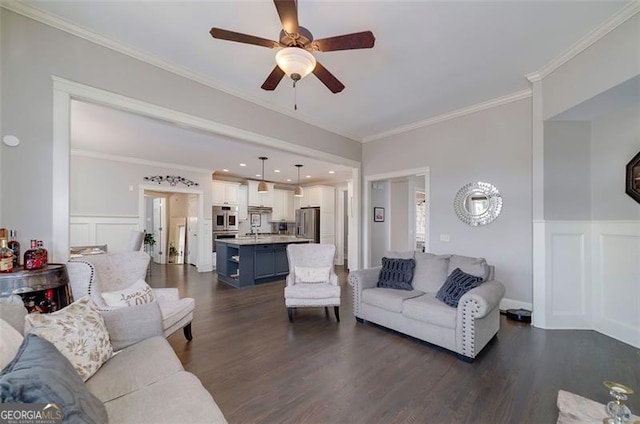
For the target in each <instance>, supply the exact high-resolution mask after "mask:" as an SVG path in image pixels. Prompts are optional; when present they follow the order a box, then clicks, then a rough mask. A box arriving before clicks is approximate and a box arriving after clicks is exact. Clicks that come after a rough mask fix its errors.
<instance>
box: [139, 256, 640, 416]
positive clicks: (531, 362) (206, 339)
mask: <svg viewBox="0 0 640 424" xmlns="http://www.w3.org/2000/svg"><path fill="white" fill-rule="evenodd" d="M338 271H339V275H340V281H341V284H342V289H343V295H342V306H341V320H342V322H340V323H337V322H336V320H335V317H334V316H333V314H330V315H329V317H330V318H328V319H327V318H325V314H324V310H323V309H321V308H317V309H316V308H304V309H298V310H296V312H295V314H294V323H293V324H290V323H289V321H288V319H287V311H286V308H285V306H284V298H283V290H284V282H275V283H269V284H265V285H262V286H257V287H255V288H249V289H235V288H232V287H229V286H227V285H225V284H224V283H218V281H217V278H216V274H215V273H198V272H197V271H196V269H195V267H193V266H183V265H168V266H159V265H152V271H151V277H150V278H149V280H150V285H151V286H153V287H177V288H179V289H180V292H181V294H182V295H183V296H190V297H193V298H195V300H196V310H195V319H194V321H193V336H194V338H193V341H191V342H190V343H187V341H186V340H185V338H184V336H183V334H182V332H181V331H180V332H177V333H175V334H174V335H172V336H171V337H170V338H169V341H170V343H171V345H172V346H173V348H174V349H175V351H176V352H177V354H178V356H179V357H180V359H181V361H182V363H183V364H184V366H185V368H186V369H187V370H188V371H191V372H193V373H194V374H195V375H197V376H198V377H199V378H200V380H201V381H202V383H203V384H204V386H205V387H206V388H207V390H209V392H210V393H211V394H212V396H213V398H214V399H215V400H216V402H217V403H218V405H219V406H220V409H221V410H222V412H223V413H224V414H225V416H226V418H227V420H228V421H229V422H230V423H233V424H235V423H555V421H556V419H557V416H558V412H557V407H556V396H557V393H558V390H559V389H563V390H567V391H570V392H573V393H577V394H579V395H581V396H585V397H588V398H591V399H594V400H597V401H599V402H602V403H606V402H607V401H608V400H609V395H608V392H607V390H606V389H605V387H604V386H603V385H602V382H603V381H604V380H615V381H619V382H621V383H624V384H626V385H628V386H630V387H632V388H634V389H636V391H637V392H638V391H640V355H639V354H638V352H637V351H638V350H637V349H635V348H633V347H631V346H629V345H626V344H624V343H621V342H618V341H616V340H614V339H611V338H609V337H606V336H604V335H601V334H599V333H596V332H594V331H568V330H555V331H548V330H547V331H545V330H540V329H536V328H533V327H531V326H529V325H524V324H518V323H514V322H512V321H507V320H506V319H504V317H503V318H502V322H501V329H500V332H499V334H498V337H497V338H496V339H494V340H493V341H492V342H491V344H490V345H489V346H487V347H486V348H485V350H484V351H483V352H482V353H481V355H480V356H479V357H478V358H476V360H475V362H474V363H472V364H468V363H465V362H463V361H460V360H458V359H457V358H456V355H455V354H452V353H451V352H448V351H445V350H443V349H440V348H438V347H435V346H432V345H430V344H427V343H424V342H421V341H418V340H416V339H413V338H410V337H406V336H403V335H401V334H398V333H395V332H393V331H389V330H386V329H384V328H382V327H378V326H375V325H372V324H368V323H365V324H358V323H356V321H355V319H354V318H353V313H352V311H351V290H350V287H349V286H348V285H347V283H346V277H347V275H346V273H345V272H344V270H340V269H338ZM340 271H341V272H340ZM168 401H169V400H168ZM627 404H628V405H629V407H630V408H631V410H632V411H633V412H635V413H636V414H638V413H639V412H640V394H635V395H632V396H631V397H630V399H629V401H628V402H627Z"/></svg>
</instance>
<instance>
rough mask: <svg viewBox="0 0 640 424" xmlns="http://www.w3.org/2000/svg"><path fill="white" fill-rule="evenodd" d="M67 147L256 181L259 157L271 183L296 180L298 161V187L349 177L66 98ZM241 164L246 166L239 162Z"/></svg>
mask: <svg viewBox="0 0 640 424" xmlns="http://www.w3.org/2000/svg"><path fill="white" fill-rule="evenodd" d="M71 148H72V149H74V150H77V151H80V153H81V154H85V155H86V154H90V155H98V156H99V157H104V156H105V155H108V156H107V157H111V156H116V157H124V158H133V159H138V160H144V161H152V162H157V163H158V165H160V164H167V165H168V166H175V165H179V166H182V167H188V168H195V169H196V170H202V171H205V172H211V171H215V176H216V178H218V176H219V175H221V176H222V177H223V178H224V177H240V178H247V179H254V180H259V179H261V178H262V177H261V176H258V175H257V174H262V163H261V161H260V160H259V159H258V158H259V157H260V156H266V157H267V158H269V159H268V160H266V161H265V172H264V173H265V179H266V180H267V181H272V182H275V183H281V184H296V183H297V182H298V174H297V172H298V171H297V168H296V167H295V166H294V165H296V164H302V165H304V166H303V167H302V168H301V170H300V183H301V184H302V185H308V184H316V183H338V182H343V181H347V180H350V179H351V178H352V173H351V168H348V167H345V166H340V165H335V164H330V163H327V162H323V161H319V160H316V159H313V158H308V157H302V156H300V155H295V154H293V153H289V152H284V151H277V150H274V149H273V148H266V147H260V146H257V145H255V144H250V143H245V142H242V141H238V140H230V139H228V138H225V137H220V136H216V135H214V134H210V133H202V132H197V131H195V130H192V129H185V128H182V127H178V126H176V125H173V124H170V123H168V122H164V121H159V120H155V119H151V118H147V117H143V116H139V115H134V114H131V113H128V112H122V111H119V110H114V109H110V108H106V107H103V106H97V105H94V104H91V103H85V102H79V101H75V100H72V101H71ZM241 163H244V164H246V166H245V167H242V166H240V164H241ZM225 170H227V171H225ZM276 170H279V171H280V172H276ZM330 172H331V173H330ZM287 179H289V180H291V181H287Z"/></svg>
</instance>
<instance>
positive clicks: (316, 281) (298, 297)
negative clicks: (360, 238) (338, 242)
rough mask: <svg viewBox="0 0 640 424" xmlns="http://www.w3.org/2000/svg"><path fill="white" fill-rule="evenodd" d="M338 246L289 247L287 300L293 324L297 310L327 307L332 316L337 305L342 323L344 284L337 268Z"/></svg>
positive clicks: (285, 294)
mask: <svg viewBox="0 0 640 424" xmlns="http://www.w3.org/2000/svg"><path fill="white" fill-rule="evenodd" d="M335 253H336V247H335V246H334V245H332V244H289V245H288V246H287V257H288V258H289V275H287V285H286V287H285V288H284V300H285V305H286V306H287V313H288V315H289V321H290V322H293V310H294V308H301V307H324V308H325V314H326V315H327V316H328V314H329V309H328V308H329V306H333V310H334V313H335V315H336V320H338V322H339V321H340V284H339V283H338V276H337V275H336V273H335V270H334V268H333V260H334V256H335Z"/></svg>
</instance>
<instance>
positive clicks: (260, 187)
mask: <svg viewBox="0 0 640 424" xmlns="http://www.w3.org/2000/svg"><path fill="white" fill-rule="evenodd" d="M258 159H260V160H261V161H262V181H260V182H259V183H258V193H268V192H269V188H268V187H267V183H265V182H264V161H265V160H267V159H269V158H266V157H264V156H260V157H259V158H258Z"/></svg>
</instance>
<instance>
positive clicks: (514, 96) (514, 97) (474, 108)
mask: <svg viewBox="0 0 640 424" xmlns="http://www.w3.org/2000/svg"><path fill="white" fill-rule="evenodd" d="M529 97H531V89H526V90H522V91H517V92H515V93H511V94H508V95H506V96H502V97H497V98H495V99H491V100H487V101H486V102H482V103H477V104H475V105H471V106H467V107H464V108H462V109H457V110H454V111H452V112H447V113H445V114H442V115H438V116H434V117H432V118H428V119H425V120H422V121H418V122H414V123H412V124H409V125H404V126H402V127H398V128H394V129H392V130H389V131H385V132H382V133H378V134H374V135H370V136H367V137H364V138H363V139H362V141H363V143H367V142H370V141H374V140H380V139H382V138H387V137H391V136H393V135H398V134H402V133H405V132H407V131H412V130H415V129H418V128H422V127H428V126H430V125H434V124H437V123H440V122H444V121H448V120H450V119H454V118H459V117H461V116H464V115H469V114H472V113H476V112H480V111H482V110H486V109H491V108H493V107H496V106H502V105H505V104H508V103H511V102H516V101H518V100H522V99H526V98H529Z"/></svg>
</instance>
